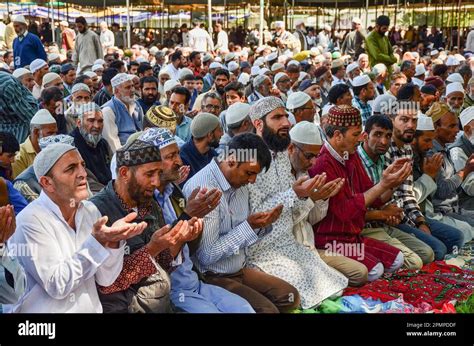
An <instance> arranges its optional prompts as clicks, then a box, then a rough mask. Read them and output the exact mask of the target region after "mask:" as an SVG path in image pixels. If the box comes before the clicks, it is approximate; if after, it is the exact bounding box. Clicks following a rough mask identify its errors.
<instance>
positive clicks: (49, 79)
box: [41, 72, 61, 88]
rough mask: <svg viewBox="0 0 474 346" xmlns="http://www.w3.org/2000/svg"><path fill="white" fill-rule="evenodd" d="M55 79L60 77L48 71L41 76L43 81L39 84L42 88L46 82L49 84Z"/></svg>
mask: <svg viewBox="0 0 474 346" xmlns="http://www.w3.org/2000/svg"><path fill="white" fill-rule="evenodd" d="M56 79H61V76H60V75H58V74H57V73H54V72H48V73H46V74H45V75H44V76H43V82H42V83H41V86H42V87H43V88H44V87H45V85H46V84H49V83H51V82H52V81H55V80H56Z"/></svg>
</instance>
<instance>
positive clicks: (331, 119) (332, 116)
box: [327, 105, 362, 127]
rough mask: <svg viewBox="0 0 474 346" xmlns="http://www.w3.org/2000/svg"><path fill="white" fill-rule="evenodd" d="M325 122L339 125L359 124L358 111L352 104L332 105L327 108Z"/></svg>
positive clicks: (360, 122)
mask: <svg viewBox="0 0 474 346" xmlns="http://www.w3.org/2000/svg"><path fill="white" fill-rule="evenodd" d="M327 123H328V124H330V125H334V126H339V127H349V126H361V125H362V117H361V116H360V111H359V110H358V109H357V108H355V107H352V106H348V105H340V106H334V107H332V108H331V109H330V110H329V113H328V120H327Z"/></svg>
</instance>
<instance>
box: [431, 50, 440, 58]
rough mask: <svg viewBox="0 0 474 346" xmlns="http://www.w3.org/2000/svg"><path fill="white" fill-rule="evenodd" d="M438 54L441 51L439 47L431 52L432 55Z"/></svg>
mask: <svg viewBox="0 0 474 346" xmlns="http://www.w3.org/2000/svg"><path fill="white" fill-rule="evenodd" d="M437 54H439V51H438V50H437V49H433V50H432V51H431V53H430V55H431V56H435V55H437Z"/></svg>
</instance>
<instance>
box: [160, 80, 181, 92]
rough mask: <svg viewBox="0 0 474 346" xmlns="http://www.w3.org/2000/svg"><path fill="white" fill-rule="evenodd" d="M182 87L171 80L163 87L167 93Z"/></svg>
mask: <svg viewBox="0 0 474 346" xmlns="http://www.w3.org/2000/svg"><path fill="white" fill-rule="evenodd" d="M180 85H181V84H180V83H179V82H178V81H176V80H173V79H170V80H168V81H166V83H165V85H164V86H163V89H164V91H165V93H167V92H168V91H171V90H173V89H174V88H175V87H177V86H180Z"/></svg>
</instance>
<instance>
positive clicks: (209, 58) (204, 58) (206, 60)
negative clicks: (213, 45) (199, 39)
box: [202, 53, 212, 62]
mask: <svg viewBox="0 0 474 346" xmlns="http://www.w3.org/2000/svg"><path fill="white" fill-rule="evenodd" d="M211 59H212V55H211V54H208V53H206V54H204V56H203V57H202V62H208V61H209V60H211Z"/></svg>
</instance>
